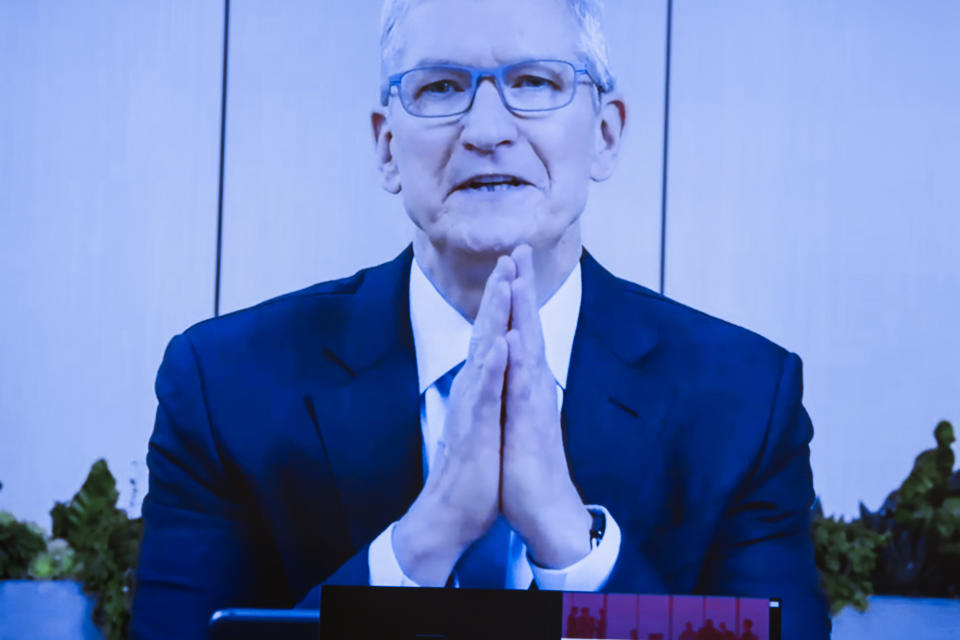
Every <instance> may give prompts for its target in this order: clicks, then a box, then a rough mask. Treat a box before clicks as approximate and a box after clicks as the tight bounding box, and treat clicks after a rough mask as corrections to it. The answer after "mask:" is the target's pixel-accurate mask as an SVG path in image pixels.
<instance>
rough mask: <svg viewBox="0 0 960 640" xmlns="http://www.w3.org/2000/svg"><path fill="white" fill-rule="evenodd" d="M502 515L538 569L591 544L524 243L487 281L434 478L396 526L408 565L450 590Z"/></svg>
mask: <svg viewBox="0 0 960 640" xmlns="http://www.w3.org/2000/svg"><path fill="white" fill-rule="evenodd" d="M498 514H502V515H503V516H504V518H505V519H506V521H507V523H508V524H509V525H510V527H511V528H513V530H514V531H516V532H517V533H518V534H519V535H520V537H521V538H523V540H524V542H525V543H526V544H527V547H528V550H529V552H530V555H531V556H532V558H533V559H534V561H535V562H536V563H537V564H539V565H540V566H544V567H548V568H563V567H566V566H569V565H571V564H573V563H574V562H576V561H578V560H580V559H581V558H583V557H584V556H586V555H587V554H588V553H589V551H590V541H589V530H590V525H591V516H590V514H589V513H588V512H587V510H586V508H585V507H584V505H583V502H582V500H581V499H580V496H579V494H578V492H577V489H576V487H574V485H573V482H572V481H571V479H570V472H569V469H568V468H567V459H566V455H565V453H564V449H563V434H562V431H561V427H560V414H559V410H558V406H557V386H556V382H555V381H554V378H553V374H552V373H551V371H550V369H549V367H548V366H547V361H546V355H545V352H544V342H543V332H542V329H541V326H540V316H539V311H538V305H537V298H536V286H535V277H534V268H533V256H532V251H531V249H530V247H528V246H526V245H521V246H520V247H517V249H516V250H514V252H513V253H512V254H511V255H510V256H501V257H500V259H499V260H498V262H497V264H496V267H495V268H494V269H493V272H492V273H491V274H490V277H489V278H488V280H487V283H486V287H485V289H484V292H483V298H482V300H481V302H480V308H479V311H478V312H477V317H476V319H475V321H474V324H473V335H472V338H471V340H470V349H469V352H468V355H467V360H466V363H465V364H464V366H463V368H462V369H461V370H460V372H459V373H458V374H457V376H456V378H455V379H454V381H453V386H452V387H451V390H450V398H449V403H448V408H447V416H446V423H445V426H444V435H443V438H442V439H441V442H440V444H439V446H438V449H437V453H436V456H435V458H434V461H433V463H432V468H431V470H430V474H429V476H428V478H427V481H426V484H425V485H424V488H423V490H422V491H421V493H420V495H419V496H418V497H417V500H416V501H415V502H414V504H413V506H411V508H410V510H409V511H408V512H407V513H406V515H404V517H403V518H402V519H401V520H400V521H399V522H398V523H397V527H396V528H395V530H394V537H393V547H394V552H395V553H396V556H397V559H398V561H399V563H400V566H401V568H402V569H403V571H404V573H405V574H406V575H407V576H409V577H410V578H411V579H413V580H415V581H416V582H418V583H419V584H422V585H424V586H443V585H444V584H445V583H446V581H447V578H448V576H449V575H450V572H451V571H452V570H453V567H454V565H455V564H456V562H457V560H458V559H459V558H460V555H461V554H462V553H463V552H464V551H465V550H466V548H467V547H469V546H470V544H471V543H473V542H474V541H475V540H477V539H478V538H480V537H481V536H483V535H484V534H485V533H486V532H487V530H488V529H489V528H490V526H491V525H492V524H493V523H494V521H495V520H496V518H497V516H498Z"/></svg>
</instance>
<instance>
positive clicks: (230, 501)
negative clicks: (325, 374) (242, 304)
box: [131, 335, 277, 640]
mask: <svg viewBox="0 0 960 640" xmlns="http://www.w3.org/2000/svg"><path fill="white" fill-rule="evenodd" d="M156 393H157V399H158V401H159V404H158V407H157V416H156V423H155V426H154V431H153V435H152V436H151V438H150V444H149V449H148V453H147V466H148V468H149V471H150V482H149V493H148V495H147V497H146V499H145V501H144V506H143V517H144V525H145V527H144V537H143V542H142V546H141V549H140V561H139V567H138V570H137V577H138V586H137V592H136V595H135V598H134V605H133V617H132V620H131V635H132V637H134V638H158V639H159V638H186V639H192V638H196V639H197V640H200V639H202V638H205V637H206V632H207V621H208V619H209V618H210V615H211V614H212V613H213V611H215V610H216V609H220V608H225V607H237V606H252V605H254V604H256V605H258V606H269V604H268V603H270V602H271V594H270V593H268V592H266V591H265V590H268V589H269V587H270V585H271V584H275V583H274V582H273V579H272V577H271V575H270V570H269V567H270V566H271V565H272V566H274V567H275V566H276V564H277V563H276V562H275V561H274V562H271V560H272V558H271V555H270V554H271V551H269V550H268V549H267V546H266V545H264V544H262V543H261V541H260V540H259V539H258V536H257V534H256V532H257V530H258V529H257V526H256V525H255V524H254V523H251V522H250V521H248V515H247V513H246V509H245V508H244V506H243V504H242V502H241V500H240V499H238V497H237V496H236V495H235V492H236V491H237V487H236V486H235V485H231V483H230V482H229V480H228V476H227V473H226V472H225V470H224V465H223V464H222V462H221V458H220V455H219V453H218V450H217V445H216V442H215V441H214V438H213V436H212V433H211V428H210V420H209V415H208V412H207V405H206V400H205V397H204V384H203V379H202V375H201V372H200V369H199V367H198V365H197V359H196V356H195V353H194V349H193V347H192V345H191V343H190V339H189V337H186V336H183V335H181V336H177V337H175V338H174V339H173V340H172V341H171V342H170V344H169V346H168V347H167V351H166V353H165V355H164V359H163V363H162V364H161V366H160V371H159V373H158V375H157V382H156ZM272 597H273V598H276V595H273V596H272Z"/></svg>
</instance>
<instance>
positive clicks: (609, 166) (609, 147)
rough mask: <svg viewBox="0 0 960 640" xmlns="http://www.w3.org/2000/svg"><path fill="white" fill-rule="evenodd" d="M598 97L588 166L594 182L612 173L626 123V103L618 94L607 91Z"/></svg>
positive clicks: (600, 180) (601, 180) (604, 178)
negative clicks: (595, 125)
mask: <svg viewBox="0 0 960 640" xmlns="http://www.w3.org/2000/svg"><path fill="white" fill-rule="evenodd" d="M600 97H601V100H602V102H601V103H600V121H599V123H598V125H597V130H596V142H595V146H594V154H593V163H592V164H591V166H590V177H591V178H592V179H593V180H594V181H595V182H603V181H604V180H606V179H607V178H609V177H610V176H611V175H613V170H614V169H615V168H616V166H617V157H618V156H619V154H620V142H621V140H622V139H623V128H624V126H625V125H626V123H627V105H626V103H625V102H624V101H623V97H622V96H621V95H620V94H618V93H609V94H603V95H601V96H600Z"/></svg>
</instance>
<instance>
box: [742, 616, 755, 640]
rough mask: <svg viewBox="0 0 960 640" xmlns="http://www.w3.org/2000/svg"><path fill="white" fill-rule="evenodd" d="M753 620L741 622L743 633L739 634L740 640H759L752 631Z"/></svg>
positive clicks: (748, 619)
mask: <svg viewBox="0 0 960 640" xmlns="http://www.w3.org/2000/svg"><path fill="white" fill-rule="evenodd" d="M751 629H753V620H751V619H750V618H745V619H744V621H743V633H742V634H740V640H759V638H758V637H757V634H755V633H754V632H753V631H751Z"/></svg>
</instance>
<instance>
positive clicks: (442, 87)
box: [417, 80, 463, 96]
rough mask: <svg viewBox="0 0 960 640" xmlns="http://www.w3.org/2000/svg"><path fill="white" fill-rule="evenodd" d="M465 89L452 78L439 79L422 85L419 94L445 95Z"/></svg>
mask: <svg viewBox="0 0 960 640" xmlns="http://www.w3.org/2000/svg"><path fill="white" fill-rule="evenodd" d="M462 91H463V89H462V88H461V87H460V85H459V84H457V83H456V82H454V81H452V80H437V81H435V82H431V83H429V84H425V85H423V86H422V87H420V90H419V91H417V96H422V95H424V94H430V95H433V96H445V95H449V94H451V93H457V92H462Z"/></svg>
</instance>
